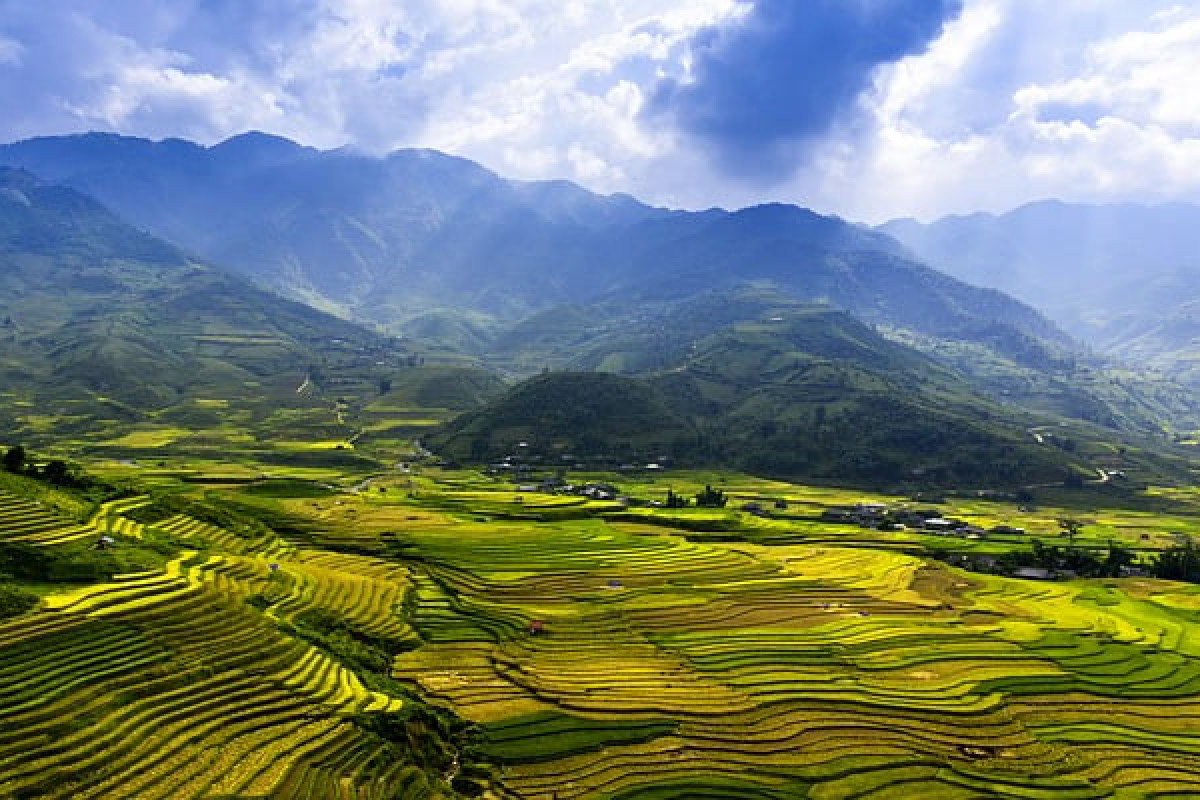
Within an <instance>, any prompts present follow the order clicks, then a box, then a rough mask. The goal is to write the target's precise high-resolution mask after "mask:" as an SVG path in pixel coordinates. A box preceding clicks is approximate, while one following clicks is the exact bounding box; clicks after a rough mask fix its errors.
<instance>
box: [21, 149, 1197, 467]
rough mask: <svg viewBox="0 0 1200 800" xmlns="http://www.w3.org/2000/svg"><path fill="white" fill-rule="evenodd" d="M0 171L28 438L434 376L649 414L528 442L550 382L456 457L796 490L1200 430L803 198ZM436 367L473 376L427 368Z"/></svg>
mask: <svg viewBox="0 0 1200 800" xmlns="http://www.w3.org/2000/svg"><path fill="white" fill-rule="evenodd" d="M0 164H10V165H13V166H12V168H10V169H8V170H7V171H5V172H4V173H3V181H0V234H2V235H3V239H2V241H0V247H2V248H3V249H2V250H0V258H3V259H4V263H5V271H4V274H3V277H2V279H3V281H4V288H5V290H6V295H5V298H4V299H3V301H0V312H2V313H3V328H0V337H4V348H3V350H2V351H0V352H2V353H3V358H4V361H3V369H4V370H5V371H6V372H5V373H3V375H2V376H3V377H5V378H6V385H9V386H19V387H22V389H20V390H10V391H9V395H10V398H11V399H12V400H13V404H12V408H13V409H17V410H16V411H11V412H10V416H11V417H12V420H10V424H17V423H20V424H23V425H25V426H26V427H27V428H28V427H29V425H30V420H34V424H35V426H36V424H38V423H37V419H36V418H37V417H38V415H37V414H32V413H29V412H28V409H30V408H37V407H47V408H54V414H51V415H50V417H53V418H55V419H58V420H68V421H69V420H71V419H84V418H86V417H87V415H86V413H84V411H83V410H82V409H89V408H90V409H95V408H97V407H103V408H109V407H111V408H115V409H117V410H119V412H120V413H121V414H123V415H124V416H125V417H126V418H129V419H138V418H143V419H144V418H146V415H151V416H153V417H154V418H155V419H170V418H171V417H170V416H169V414H170V413H172V412H175V413H177V417H176V419H178V420H181V421H182V420H185V419H190V418H198V417H196V414H197V412H196V409H195V402H197V401H198V400H211V401H214V402H217V401H223V400H225V399H226V398H227V396H231V395H237V396H238V397H239V398H240V400H239V402H241V403H242V404H243V406H244V411H242V412H239V413H243V414H250V415H251V416H253V415H255V414H257V415H259V416H260V417H261V416H269V415H270V414H271V413H272V411H271V408H272V407H278V406H280V405H283V406H288V405H304V404H306V403H307V404H309V405H314V404H317V405H319V404H324V405H325V406H326V408H328V406H329V405H330V403H334V402H335V399H334V398H335V395H336V404H337V405H338V407H339V408H341V409H347V410H351V411H352V410H353V408H355V407H359V406H361V405H362V404H364V403H365V402H366V398H367V397H368V396H370V395H371V394H372V393H376V392H382V393H385V394H386V393H387V392H388V391H391V390H393V389H392V387H394V386H399V385H401V383H403V385H404V386H405V389H404V391H405V392H406V396H419V395H421V394H422V393H424V394H425V395H428V394H429V391H428V390H427V388H425V384H423V383H421V382H422V381H423V380H425V379H426V377H427V378H428V380H429V381H431V382H433V383H432V384H431V385H437V384H439V382H440V383H441V384H446V385H450V386H452V388H453V390H454V391H453V392H451V393H452V394H454V395H455V396H456V397H457V398H459V399H456V400H455V404H454V405H459V404H461V402H464V401H463V400H462V399H461V398H471V400H470V402H471V403H475V402H480V403H486V402H487V400H488V398H489V397H492V396H494V395H495V393H496V391H497V390H498V387H499V383H498V381H497V380H496V378H495V377H494V375H491V376H489V375H488V374H487V373H488V371H492V372H498V373H499V374H502V375H504V376H507V377H508V378H509V379H514V378H515V379H520V378H523V377H526V376H531V375H537V374H538V373H540V372H545V371H546V370H555V371H558V370H568V371H569V372H565V373H562V374H564V375H569V376H571V377H570V378H569V380H570V381H573V382H575V383H576V384H578V383H580V382H581V381H586V380H591V381H596V380H607V381H608V382H607V383H605V384H604V385H603V387H601V386H599V385H597V392H598V396H604V397H609V398H610V399H611V398H614V397H615V398H618V404H619V403H620V402H624V401H622V400H619V398H625V400H627V401H628V404H629V407H630V408H631V409H635V408H640V409H643V410H645V409H651V410H652V411H653V413H651V412H650V411H647V412H646V413H643V414H641V415H640V416H638V415H636V414H635V415H634V416H638V419H639V420H640V421H639V422H638V424H637V425H632V426H630V425H624V426H623V427H622V425H616V424H615V422H614V424H613V425H611V426H608V430H607V434H609V435H610V438H608V439H606V438H605V437H606V431H605V425H603V424H601V428H600V429H595V423H596V422H597V421H600V422H601V423H603V421H604V420H615V419H616V417H614V415H613V414H612V413H611V408H612V407H611V406H609V407H608V411H607V412H605V411H603V410H597V411H596V413H594V414H592V415H591V416H590V417H589V419H590V420H591V422H590V423H589V424H588V425H582V424H581V423H580V422H579V420H576V421H575V422H569V423H564V424H566V426H567V429H566V430H563V429H559V430H558V431H557V433H554V432H548V431H550V429H549V428H547V427H546V426H547V423H545V422H544V421H543V422H542V423H541V425H540V427H539V426H534V427H533V428H530V427H529V425H530V424H532V423H531V422H530V421H529V420H528V419H526V420H525V421H524V422H520V421H519V420H518V419H517V418H519V417H521V415H522V414H525V413H526V412H527V411H528V410H529V409H530V408H534V407H536V406H537V405H538V404H539V403H540V404H542V405H543V406H547V405H548V407H555V406H562V405H564V404H568V405H569V404H576V405H578V404H579V402H580V401H579V396H578V392H577V391H576V392H574V393H572V392H566V391H564V389H563V380H566V379H560V378H555V377H554V375H555V374H556V373H551V375H550V377H547V376H544V375H543V376H542V377H541V378H534V379H533V380H534V383H533V385H532V386H533V388H528V387H526V386H524V385H522V386H518V387H516V388H515V389H513V390H512V391H513V392H515V393H516V394H510V395H504V396H502V397H501V398H499V399H498V400H496V401H495V402H494V403H493V404H491V405H487V406H485V407H484V408H482V409H481V410H479V411H477V412H475V413H474V414H473V415H469V416H468V417H464V418H463V420H462V421H460V422H459V423H455V424H454V425H452V426H450V427H449V428H447V431H446V433H445V435H444V436H442V437H441V439H440V441H442V442H443V443H444V444H445V445H446V446H447V447H448V448H449V449H450V450H453V451H455V452H456V453H457V454H460V455H461V454H463V453H464V447H465V448H466V449H465V453H466V454H467V455H471V454H473V455H476V456H485V455H486V456H491V455H493V454H494V452H496V451H497V448H498V449H503V448H505V447H509V446H511V443H510V442H508V441H507V439H509V438H512V437H511V436H509V435H508V434H503V435H502V434H501V432H502V431H508V432H510V433H512V432H515V431H522V432H523V433H521V434H520V435H524V436H526V437H529V438H537V437H538V436H543V435H544V436H549V437H550V438H551V439H554V446H555V447H559V446H562V447H568V448H569V449H580V448H581V447H582V446H583V445H584V444H588V443H590V444H591V445H593V449H595V446H596V445H597V443H605V445H604V447H601V448H600V449H602V450H603V449H607V450H612V451H614V452H615V451H619V450H620V449H621V448H626V449H628V448H629V447H632V446H634V445H638V446H641V445H646V446H647V447H650V449H651V450H652V449H654V448H653V447H652V445H662V444H663V443H664V442H665V441H667V440H669V441H671V442H673V443H674V444H673V445H672V446H673V447H674V448H675V449H676V450H678V452H679V453H680V454H681V456H683V457H684V458H687V459H691V460H693V461H695V462H697V463H700V462H704V461H708V462H719V463H731V464H738V465H741V466H744V467H745V468H747V469H756V470H765V471H774V472H779V473H787V474H806V475H812V476H819V477H825V478H831V479H832V478H836V477H837V476H839V475H842V476H850V477H854V478H855V479H863V480H878V479H881V478H882V475H883V474H888V475H896V474H901V473H902V474H905V475H910V476H922V475H929V476H941V478H942V479H945V480H964V479H965V480H1002V481H1008V480H1010V479H1011V480H1016V479H1017V475H1018V474H1019V473H1020V472H1021V471H1022V470H1024V471H1025V472H1026V473H1028V474H1029V475H1033V474H1035V473H1036V475H1037V477H1039V478H1044V477H1045V476H1047V475H1050V474H1061V473H1062V471H1063V470H1066V469H1068V468H1069V466H1070V464H1071V463H1073V462H1072V461H1071V458H1069V457H1067V456H1064V455H1063V454H1062V453H1058V452H1051V451H1048V450H1045V449H1044V448H1043V449H1039V448H1037V447H1035V446H1034V443H1035V440H1034V439H1033V438H1031V437H1030V436H1029V434H1028V433H1027V430H1026V429H1027V428H1029V427H1031V426H1033V425H1042V424H1047V423H1053V421H1054V420H1055V419H1061V418H1073V419H1075V420H1080V421H1082V423H1084V427H1081V428H1076V430H1079V431H1085V433H1084V434H1083V435H1085V436H1094V435H1096V433H1095V432H1096V431H1097V430H1099V428H1095V429H1093V428H1089V427H1087V425H1096V426H1102V427H1107V428H1110V429H1119V430H1126V431H1141V432H1153V431H1159V430H1162V428H1163V426H1164V425H1167V424H1174V425H1176V426H1178V425H1180V424H1187V423H1188V422H1190V421H1192V420H1194V419H1195V414H1196V406H1195V404H1194V402H1193V401H1192V400H1191V397H1190V394H1189V393H1188V392H1187V391H1186V390H1183V389H1181V388H1180V387H1178V386H1176V385H1174V384H1172V383H1170V382H1169V381H1163V380H1154V381H1146V380H1143V379H1142V376H1139V375H1136V374H1134V373H1131V372H1127V371H1122V370H1117V369H1114V368H1113V367H1112V365H1110V364H1106V363H1105V362H1104V361H1102V360H1100V359H1097V358H1096V357H1094V356H1092V355H1090V354H1089V353H1088V352H1087V351H1086V350H1084V349H1083V348H1081V347H1080V346H1079V345H1078V344H1077V343H1076V341H1075V340H1073V339H1072V338H1071V337H1070V336H1069V335H1068V334H1066V333H1064V332H1063V331H1062V330H1060V329H1059V328H1058V327H1057V326H1056V325H1055V324H1054V323H1052V322H1050V321H1049V320H1048V319H1047V318H1046V317H1044V316H1043V315H1041V314H1040V313H1039V312H1038V311H1036V310H1034V308H1032V307H1031V306H1030V305H1027V304H1025V303H1022V302H1020V301H1018V300H1015V299H1013V298H1012V297H1010V296H1008V295H1007V294H1005V293H1004V292H1002V291H999V290H997V289H995V288H977V287H975V286H972V285H969V284H968V283H966V282H963V281H962V280H959V279H957V278H954V277H951V276H949V275H947V274H945V273H944V272H940V271H938V270H935V269H933V268H931V267H929V266H925V265H924V264H922V263H920V261H919V260H918V258H917V257H916V256H915V255H914V252H915V251H916V249H917V248H916V247H915V246H914V245H913V243H912V242H908V243H907V244H905V243H901V242H900V241H898V240H897V239H896V238H894V237H893V236H891V235H889V234H887V233H884V232H881V231H872V230H869V229H866V228H864V227H861V226H856V225H852V224H849V223H847V222H845V221H843V220H840V219H837V218H835V217H827V216H822V215H819V214H816V213H814V212H812V211H809V210H806V209H802V208H798V207H794V206H786V205H780V204H773V205H765V206H758V207H754V208H748V209H743V210H740V211H733V212H729V211H724V210H720V209H710V210H708V211H701V212H685V211H670V210H665V209H659V208H652V207H649V206H646V205H643V204H641V203H638V202H637V201H636V200H634V199H633V198H630V197H627V196H622V195H614V196H607V197H606V196H599V195H595V194H592V193H589V192H587V191H585V190H583V189H581V188H579V187H577V186H574V185H572V184H568V183H564V182H541V183H523V182H515V181H508V180H505V179H503V178H500V177H499V176H497V175H495V174H493V173H491V172H489V171H487V170H486V169H484V168H482V167H480V166H478V165H476V164H473V163H471V162H468V161H465V160H463V159H458V158H454V157H450V156H446V155H443V154H440V153H436V152H433V151H424V150H402V151H397V152H395V153H392V154H390V155H388V156H386V157H381V158H380V157H374V156H368V155H364V154H360V153H355V152H351V151H348V150H335V151H318V150H314V149H311V148H307V147H302V146H300V145H297V144H295V143H293V142H290V141H287V140H284V139H280V138H277V137H272V136H267V135H264V134H246V135H243V136H239V137H235V138H234V139H231V140H228V141H226V142H223V143H221V144H219V145H216V146H213V147H203V146H200V145H196V144H192V143H189V142H185V141H182V140H167V141H162V142H150V141H147V140H141V139H133V138H127V137H120V136H115V135H109V134H87V135H79V136H64V137H49V138H42V139H33V140H28V141H25V142H18V143H14V144H11V145H5V146H2V147H0ZM35 176H36V177H35ZM10 264H11V267H9V266H8V265H10ZM284 298H288V299H284ZM364 326H365V327H364ZM397 337H403V338H397ZM417 348H419V349H420V350H421V351H422V352H427V353H428V354H429V355H430V357H431V358H433V359H434V360H435V361H438V362H440V363H446V364H454V365H458V366H456V367H454V369H455V370H459V371H456V372H451V373H446V372H445V371H440V372H439V371H438V370H439V369H442V368H436V369H432V370H431V371H426V372H413V371H411V370H412V368H413V365H414V364H416V363H418V362H419V361H420V360H421V359H419V358H418V357H417V355H416V349H417ZM472 365H474V366H472ZM464 368H465V371H462V370H464ZM401 370H409V371H408V372H407V373H405V375H406V380H405V381H403V382H397V381H396V380H395V377H396V376H397V375H398V374H400V371H401ZM472 370H474V371H472ZM584 371H586V372H590V373H594V372H597V371H599V372H605V373H618V374H619V375H617V376H614V377H612V378H608V379H601V378H594V379H583V378H581V377H580V375H581V374H583V373H584ZM422 376H425V377H422ZM447 381H449V383H447ZM586 385H590V384H586ZM601 388H603V391H600V389H601ZM298 390H299V391H298ZM323 392H324V393H326V394H325V395H324V396H321V397H320V398H316V397H314V393H316V394H318V395H320V394H321V393H323ZM435 393H437V392H435ZM442 394H444V392H442ZM585 395H586V392H585ZM531 397H532V398H537V400H536V402H534V401H530V398H531ZM253 398H259V399H258V400H257V401H254V400H253ZM571 398H575V399H571ZM189 404H190V405H189ZM451 405H452V404H449V403H447V404H446V406H445V407H447V408H449V407H451ZM22 408H24V409H26V411H25V412H24V413H22V412H21V411H20V409H22ZM183 409H188V411H187V413H184V411H183ZM522 409H524V410H522ZM105 413H117V412H116V411H112V412H105ZM164 414H167V415H168V416H165V417H163V416H161V415H164ZM337 414H338V419H339V420H341V419H343V417H344V416H345V415H344V414H343V411H337ZM139 415H141V416H140V417H139ZM93 416H95V415H93ZM200 416H204V415H200ZM656 416H657V417H658V426H659V428H660V430H659V432H658V435H656V436H651V437H650V438H648V439H646V438H643V437H642V434H641V433H638V431H640V430H641V428H639V427H638V426H639V425H641V426H644V425H645V423H646V420H648V419H653V418H655V417H656ZM208 418H209V419H210V420H211V418H212V415H211V414H210V415H209V417H208ZM244 418H245V417H237V415H235V414H233V413H232V412H230V413H229V414H227V415H225V417H224V419H225V421H230V420H235V419H244ZM48 419H49V418H48ZM564 419H565V417H564ZM40 424H43V425H45V424H48V423H47V421H46V420H42V422H41V423H40ZM80 424H81V425H82V424H83V423H80ZM523 426H524V427H523ZM573 429H578V430H580V431H583V430H584V429H587V431H588V437H585V439H584V441H583V442H580V441H578V440H577V437H575V436H573V435H568V434H569V432H570V430H573ZM617 429H620V430H624V431H625V433H622V434H620V435H617ZM630 431H633V433H630ZM664 431H666V432H669V433H671V435H670V436H666V434H665V433H663V432H664ZM514 435H517V434H514ZM612 436H615V437H616V438H615V439H614V438H611V437H612ZM555 437H557V438H555ZM622 437H626V438H622ZM629 437H632V438H629ZM635 449H636V448H635ZM981 464H989V465H990V466H988V467H987V468H986V469H984V468H980V465H981Z"/></svg>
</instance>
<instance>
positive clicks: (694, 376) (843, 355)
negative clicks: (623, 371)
mask: <svg viewBox="0 0 1200 800" xmlns="http://www.w3.org/2000/svg"><path fill="white" fill-rule="evenodd" d="M732 313H734V314H736V313H737V312H732ZM771 314H772V315H771V316H770V317H767V318H764V319H761V320H757V321H741V322H734V323H729V324H725V325H723V326H720V327H718V328H717V329H716V330H714V331H713V332H711V333H708V334H707V335H704V336H703V337H702V338H699V339H698V340H695V341H688V340H687V336H686V333H685V335H684V336H682V337H680V338H679V339H674V340H673V339H672V338H671V337H670V336H666V337H665V338H663V339H660V340H658V344H659V345H660V346H659V347H658V348H657V349H655V350H653V351H652V352H653V356H652V357H650V356H646V357H643V356H640V355H638V353H639V351H638V350H637V349H636V348H635V349H634V350H633V351H632V354H631V352H630V351H625V350H623V351H619V352H618V353H608V354H604V353H603V351H602V350H597V351H595V352H592V353H589V354H585V355H584V356H583V359H585V360H586V361H589V362H593V363H594V360H595V359H597V358H598V359H599V364H600V365H604V364H607V365H609V366H611V365H613V363H614V356H617V357H619V359H620V360H621V363H622V364H623V365H624V366H626V367H629V366H633V365H635V364H640V365H642V366H643V367H646V368H644V369H641V370H631V372H635V373H636V375H630V376H616V375H603V374H597V373H574V372H564V373H550V374H547V375H542V376H538V377H536V378H533V379H530V380H529V381H527V382H525V383H523V384H520V385H519V386H517V387H515V388H513V389H512V390H510V392H509V393H508V394H507V395H505V396H504V397H502V398H501V399H499V400H497V401H495V402H493V403H491V404H489V405H488V406H486V407H485V408H484V409H482V410H480V411H476V412H472V413H469V414H466V415H464V416H462V417H460V418H458V419H456V420H455V421H453V422H452V423H450V424H449V425H447V426H446V427H445V428H444V429H443V431H442V432H440V433H439V434H437V435H435V436H434V437H431V439H430V440H429V441H430V442H431V443H432V446H434V447H435V449H438V450H439V452H445V453H447V454H449V455H451V456H453V457H455V458H465V459H472V460H476V461H478V460H484V459H496V458H498V457H501V456H504V455H517V456H521V455H522V451H518V450H517V449H515V448H516V446H517V445H518V444H519V443H520V442H522V441H524V442H526V443H527V445H528V447H529V449H528V450H526V451H523V452H524V454H525V455H526V456H527V457H528V456H530V455H532V456H535V457H537V458H540V459H541V460H542V461H544V462H549V463H557V461H558V459H557V455H558V454H561V453H570V454H573V455H574V456H575V457H576V458H582V459H584V460H595V459H596V458H597V457H599V458H600V460H602V461H607V462H610V463H614V462H627V461H635V462H636V461H639V460H640V461H643V462H644V461H657V460H661V459H662V458H663V456H664V455H665V456H668V457H669V458H670V459H672V460H674V461H676V462H679V463H684V464H693V465H705V464H707V465H721V466H727V467H732V468H740V469H747V470H751V471H756V472H759V473H762V474H773V475H781V476H791V477H795V476H804V477H806V478H809V479H813V478H817V479H831V478H835V477H836V478H837V479H840V480H850V481H857V482H864V483H875V484H880V483H882V484H891V485H897V484H903V483H920V482H935V483H937V482H944V483H953V484H958V485H961V484H964V483H965V484H974V485H1015V484H1020V483H1028V482H1034V481H1046V480H1061V479H1062V477H1063V475H1064V474H1066V472H1068V471H1069V469H1070V465H1071V459H1070V458H1068V457H1067V456H1066V455H1064V454H1063V453H1062V452H1060V451H1057V450H1055V449H1053V448H1047V447H1044V446H1040V445H1038V444H1037V443H1036V442H1035V441H1034V440H1033V438H1031V437H1030V436H1029V434H1028V433H1027V431H1026V430H1025V428H1026V427H1027V426H1028V425H1030V424H1033V420H1032V419H1031V418H1029V417H1024V418H1022V417H1021V416H1019V415H1018V414H1016V413H1015V412H1012V411H1008V410H1005V409H1003V408H1002V407H1000V406H997V405H995V404H993V403H991V402H990V401H988V400H987V399H985V398H984V397H982V396H980V395H979V394H978V393H976V392H974V391H973V389H972V387H971V385H970V384H969V383H968V382H967V381H966V380H965V379H964V378H963V377H962V376H961V375H959V374H957V373H955V372H953V371H951V370H949V369H947V368H946V367H944V366H942V365H940V364H939V363H937V362H936V361H934V360H933V359H931V358H929V357H928V356H925V355H923V354H921V353H919V352H918V351H916V350H913V349H912V348H909V347H906V346H904V345H901V344H897V343H895V342H891V341H889V340H887V339H885V338H883V337H882V336H880V335H879V334H878V333H876V332H875V331H873V330H872V329H871V328H869V327H867V326H866V325H864V324H862V323H861V322H859V321H857V320H856V319H854V318H853V317H852V316H850V315H848V314H846V313H845V312H841V311H837V310H833V309H830V308H828V307H815V306H803V307H799V306H790V307H789V306H788V305H787V304H786V303H777V304H776V306H775V307H774V309H773V310H772V312H771ZM664 329H666V330H674V328H673V326H671V325H670V321H669V320H667V321H666V324H665V325H664ZM691 332H695V329H693V331H691ZM616 341H618V342H623V343H622V344H620V345H619V346H622V347H625V346H627V343H628V342H629V341H630V340H629V339H625V340H621V339H618V340H616ZM634 341H636V339H634ZM643 344H644V343H643ZM650 365H653V366H650ZM656 418H657V419H659V420H661V422H660V423H659V424H657V425H656V424H655V423H654V419H656Z"/></svg>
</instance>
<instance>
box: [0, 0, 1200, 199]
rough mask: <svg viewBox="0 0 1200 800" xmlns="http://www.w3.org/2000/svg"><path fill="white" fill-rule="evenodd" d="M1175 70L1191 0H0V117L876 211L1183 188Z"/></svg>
mask: <svg viewBox="0 0 1200 800" xmlns="http://www.w3.org/2000/svg"><path fill="white" fill-rule="evenodd" d="M1195 75H1200V3H1198V2H1196V1H1195V0H1190V1H1189V2H1182V3H1181V2H1170V0H1164V1H1163V2H1158V0H1054V2H1047V1H1046V0H804V2H799V0H406V2H394V1H393V0H269V1H268V0H41V2H36V3H35V2H30V1H29V0H0V99H2V104H3V109H4V113H3V114H2V115H0V140H4V141H11V140H15V139H20V138H25V137H28V136H35V135H44V134H55V133H64V132H75V131H84V130H111V131H117V132H121V133H127V134H131V135H138V136H147V137H151V138H164V137H170V136H179V137H184V138H189V139H193V140H196V141H200V142H203V143H215V142H217V141H220V140H221V139H223V138H226V137H228V136H230V135H233V134H236V133H239V132H241V131H245V130H250V129H256V130H265V131H270V132H274V133H279V134H282V135H285V136H289V137H291V138H293V139H296V140H298V141H301V142H303V143H305V144H312V145H316V146H319V147H338V146H342V145H347V144H349V145H353V146H356V147H359V148H361V149H364V150H367V151H370V152H385V151H388V150H391V149H394V148H397V147H406V146H423V147H435V148H438V149H442V150H446V151H448V152H452V153H456V154H459V155H463V156H466V157H468V158H473V159H475V160H477V161H480V162H482V163H484V164H486V165H487V166H489V167H491V168H492V169H494V170H496V171H497V172H499V173H501V174H503V175H506V176H509V177H516V178H568V179H571V180H575V181H578V182H579V183H581V184H583V185H585V186H588V187H589V188H592V189H595V190H597V191H602V192H614V191H624V192H630V193H632V194H634V195H636V196H638V197H639V198H642V199H644V200H646V201H649V202H654V203H658V204H662V205H671V206H680V207H689V208H697V207H705V206H710V205H722V206H726V207H735V206H741V205H748V204H752V203H758V202H765V201H773V200H782V201H787V202H794V203H800V204H803V205H808V206H811V207H813V208H816V209H818V210H822V211H826V212H833V213H838V214H841V215H843V216H846V217H848V218H851V219H855V220H862V221H871V222H874V221H882V220H884V219H887V218H889V217H893V216H904V215H913V216H918V217H921V218H930V217H933V216H938V215H942V214H947V213H965V212H970V211H973V210H978V209H986V210H1004V209H1007V208H1011V207H1014V206H1016V205H1020V204H1021V203H1024V202H1029V201H1032V200H1037V199H1041V198H1045V197H1060V198H1062V199H1065V200H1074V201H1092V202H1102V201H1137V202H1162V201H1170V200H1188V201H1200V91H1197V90H1196V88H1195V86H1196V83H1195V78H1194V76H1195Z"/></svg>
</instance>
